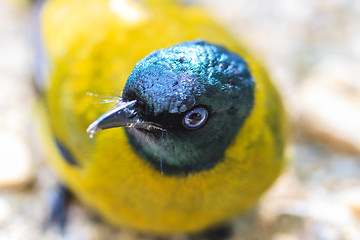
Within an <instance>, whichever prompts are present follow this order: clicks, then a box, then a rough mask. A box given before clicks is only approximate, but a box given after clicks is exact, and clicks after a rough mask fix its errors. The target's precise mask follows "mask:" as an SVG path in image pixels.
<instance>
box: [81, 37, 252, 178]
mask: <svg viewBox="0 0 360 240" xmlns="http://www.w3.org/2000/svg"><path fill="white" fill-rule="evenodd" d="M254 84H255V83H254V79H253V78H252V76H251V74H250V71H249V69H248V67H247V64H246V62H245V61H244V60H243V59H242V58H241V57H240V56H238V55H236V54H235V53H232V52H230V51H228V50H227V49H225V48H223V47H221V46H217V45H212V44H209V43H207V42H205V41H201V40H196V41H190V42H184V43H181V44H178V45H175V46H173V47H170V48H166V49H162V50H158V51H155V52H153V53H151V54H150V55H148V56H147V57H145V58H144V59H142V60H140V61H139V62H138V63H137V64H136V66H135V68H134V69H133V71H132V72H131V74H130V76H129V78H128V80H127V82H126V84H125V87H124V90H123V93H122V98H121V102H120V103H119V104H118V105H117V106H115V107H114V108H113V109H111V110H110V111H109V112H107V113H105V114H104V115H102V116H101V117H100V118H99V119H97V120H96V121H95V122H94V123H92V124H91V125H90V126H89V128H88V132H90V133H91V134H94V133H95V132H97V131H99V130H103V129H107V128H114V127H126V133H127V135H128V138H129V143H130V144H131V145H132V147H133V149H134V151H136V152H137V153H138V154H139V155H140V156H141V157H142V158H144V159H146V160H147V161H149V162H151V163H153V166H154V167H155V168H157V169H159V170H160V168H161V169H163V170H164V173H167V174H176V173H189V172H197V171H201V170H205V169H210V168H212V167H213V166H215V164H216V163H217V162H219V161H220V160H221V159H222V156H223V155H224V151H225V150H226V148H227V147H228V146H229V145H230V144H231V142H232V140H233V139H234V137H235V136H236V134H237V133H238V131H239V130H240V128H241V127H242V125H243V122H244V120H245V119H246V118H247V117H248V116H249V114H250V112H251V110H252V108H253V105H254Z"/></svg>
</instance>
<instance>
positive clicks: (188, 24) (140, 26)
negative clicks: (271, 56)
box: [38, 0, 287, 235]
mask: <svg viewBox="0 0 360 240" xmlns="http://www.w3.org/2000/svg"><path fill="white" fill-rule="evenodd" d="M39 21H40V23H39V25H40V26H39V28H40V31H39V32H40V33H41V46H42V51H43V61H41V65H42V66H41V67H40V69H41V77H39V80H38V85H39V86H41V87H40V88H41V91H42V102H43V106H44V110H43V112H44V121H43V122H42V124H41V125H42V127H43V128H44V129H45V130H43V131H42V138H43V139H44V143H46V149H47V159H48V162H49V164H50V165H51V166H52V168H53V169H54V170H55V172H56V174H57V175H58V177H59V178H60V181H61V182H62V183H63V185H64V186H66V189H69V190H70V191H71V192H72V193H73V194H74V195H75V196H76V197H77V198H78V199H79V200H80V201H81V202H83V203H84V204H85V205H87V206H89V207H90V208H92V209H93V210H94V211H95V212H97V213H98V214H99V215H100V216H101V217H103V218H104V219H105V220H107V221H108V222H110V223H111V224H113V225H116V226H119V227H120V228H124V229H133V230H136V231H139V232H143V233H149V234H155V235H171V234H179V233H180V234H182V233H186V234H187V233H189V234H191V233H197V232H201V231H204V230H206V229H209V228H211V227H213V226H216V225H218V224H221V223H223V222H225V221H227V220H229V219H231V218H233V217H234V216H237V215H240V214H241V213H243V212H245V211H247V210H248V209H249V208H251V207H252V206H253V205H254V204H256V202H257V200H258V199H259V197H260V196H261V195H262V194H263V193H264V192H265V191H266V190H267V189H268V188H269V187H270V186H271V185H272V183H273V182H274V181H275V180H276V179H277V177H278V176H279V175H280V174H281V171H282V168H283V166H284V162H285V149H286V145H287V120H286V113H285V110H284V108H283V104H282V101H281V98H280V95H279V93H278V91H277V89H276V88H275V87H274V85H273V83H272V82H271V80H270V78H269V77H268V75H267V73H266V71H265V70H264V68H263V67H262V66H261V64H259V63H258V62H257V61H256V60H255V59H254V58H253V57H251V55H250V54H249V53H248V51H247V50H246V49H245V48H244V47H243V46H242V45H241V43H239V41H238V40H237V39H235V38H234V37H233V36H232V35H231V34H229V33H228V32H227V31H226V30H224V29H223V27H221V26H220V25H218V24H217V23H216V22H215V21H214V20H212V18H211V17H210V16H209V15H208V13H207V12H206V11H205V10H204V9H203V8H201V6H198V5H196V4H189V3H183V2H180V1H174V0H156V1H155V0H48V1H46V2H45V4H44V5H43V7H42V9H41V14H40V20H39ZM99 99H100V100H99ZM62 195H63V194H62Z"/></svg>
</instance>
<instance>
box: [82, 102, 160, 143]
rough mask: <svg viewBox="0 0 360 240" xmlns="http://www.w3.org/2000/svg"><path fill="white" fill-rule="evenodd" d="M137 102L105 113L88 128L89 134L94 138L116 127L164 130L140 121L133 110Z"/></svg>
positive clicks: (122, 103)
mask: <svg viewBox="0 0 360 240" xmlns="http://www.w3.org/2000/svg"><path fill="white" fill-rule="evenodd" d="M135 103H136V100H133V101H129V102H120V103H119V104H117V105H116V106H115V107H114V108H113V109H111V110H110V111H108V112H106V113H104V114H103V115H102V116H100V117H99V118H98V119H96V120H95V121H94V122H93V123H92V124H90V126H89V127H88V128H87V130H86V131H87V132H88V133H90V137H91V138H92V137H93V136H94V134H95V133H96V132H98V131H100V130H103V129H107V128H115V127H130V128H142V129H146V130H152V129H157V130H162V131H164V130H165V129H163V128H162V127H160V126H159V125H157V124H155V123H151V122H146V121H143V120H141V119H139V117H138V114H137V112H136V110H135V109H134V108H133V106H134V104H135Z"/></svg>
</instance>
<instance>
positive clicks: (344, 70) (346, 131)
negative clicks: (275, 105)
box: [297, 56, 360, 154]
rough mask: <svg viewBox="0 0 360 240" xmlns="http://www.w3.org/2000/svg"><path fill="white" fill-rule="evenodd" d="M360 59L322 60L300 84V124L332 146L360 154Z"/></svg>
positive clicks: (334, 57)
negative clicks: (359, 78) (359, 79)
mask: <svg viewBox="0 0 360 240" xmlns="http://www.w3.org/2000/svg"><path fill="white" fill-rule="evenodd" d="M358 76H360V62H359V61H357V60H356V59H351V58H347V57H345V56H330V57H327V58H326V59H324V60H322V61H320V62H319V63H318V64H317V65H316V66H315V67H314V69H313V70H312V71H311V72H310V74H309V75H308V77H307V78H306V79H305V80H304V82H303V83H302V84H301V86H300V90H299V93H298V96H297V104H298V107H299V118H298V121H297V123H298V126H299V127H300V129H301V132H303V133H306V134H309V135H311V137H315V138H317V139H319V140H321V141H323V142H325V143H327V144H330V145H331V146H332V147H334V148H336V149H340V150H344V151H347V152H351V153H357V154H360V124H359V123H360V81H358V79H356V78H357V77H358Z"/></svg>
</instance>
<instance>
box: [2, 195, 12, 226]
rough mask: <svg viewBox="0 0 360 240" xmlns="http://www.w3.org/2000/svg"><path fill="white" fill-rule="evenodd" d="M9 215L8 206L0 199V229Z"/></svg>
mask: <svg viewBox="0 0 360 240" xmlns="http://www.w3.org/2000/svg"><path fill="white" fill-rule="evenodd" d="M10 215H11V209H10V206H9V204H8V203H7V202H6V201H5V200H4V199H2V198H0V227H1V225H2V224H4V223H5V222H6V220H7V218H8V217H10Z"/></svg>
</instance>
